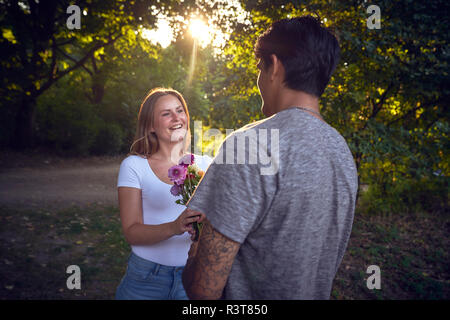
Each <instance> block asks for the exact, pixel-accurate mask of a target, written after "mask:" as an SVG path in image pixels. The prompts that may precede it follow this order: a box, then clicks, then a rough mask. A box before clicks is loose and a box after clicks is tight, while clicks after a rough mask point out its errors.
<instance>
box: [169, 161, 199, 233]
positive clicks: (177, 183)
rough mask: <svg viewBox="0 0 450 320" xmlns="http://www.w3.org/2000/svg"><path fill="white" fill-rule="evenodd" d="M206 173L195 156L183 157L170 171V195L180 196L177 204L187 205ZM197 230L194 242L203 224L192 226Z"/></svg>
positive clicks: (195, 223)
mask: <svg viewBox="0 0 450 320" xmlns="http://www.w3.org/2000/svg"><path fill="white" fill-rule="evenodd" d="M203 174H204V172H203V171H202V170H200V168H199V167H198V166H197V165H196V164H195V157H194V155H193V154H187V155H185V156H183V157H182V158H181V159H180V161H179V163H178V164H177V165H176V166H173V167H171V168H170V169H169V179H170V181H172V182H173V186H172V188H170V193H171V194H172V195H174V196H177V197H178V196H180V195H181V199H177V200H176V201H175V202H176V203H178V204H181V205H186V204H187V203H188V201H189V199H190V198H191V196H192V194H193V193H194V191H195V188H196V187H197V185H198V183H199V182H200V179H201V178H202V177H203ZM192 226H193V228H194V230H195V238H194V241H197V240H198V237H199V234H200V231H201V227H202V223H201V222H198V223H197V222H194V223H193V224H192Z"/></svg>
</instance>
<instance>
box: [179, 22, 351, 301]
mask: <svg viewBox="0 0 450 320" xmlns="http://www.w3.org/2000/svg"><path fill="white" fill-rule="evenodd" d="M255 53H256V57H257V58H258V59H259V63H258V68H259V70H260V73H259V76H258V88H259V91H260V94H261V97H262V101H263V105H262V112H263V113H264V115H266V116H267V117H268V118H267V119H264V120H262V121H259V122H257V123H255V124H252V125H250V126H247V127H245V128H243V129H241V130H238V131H236V132H234V133H233V134H232V135H230V136H229V137H227V139H226V140H225V142H224V143H223V145H222V146H221V148H220V150H219V152H218V155H217V156H216V158H215V159H214V162H213V163H212V164H211V165H210V167H209V168H208V170H207V172H206V174H205V176H204V177H203V179H202V181H201V182H200V184H199V186H198V187H197V190H196V192H195V194H194V196H193V197H192V199H191V201H190V202H189V204H188V209H187V210H194V211H198V212H200V213H202V214H204V215H206V219H205V220H204V226H203V230H202V234H201V236H200V239H199V241H198V242H197V243H194V244H193V245H192V247H191V250H190V252H189V258H188V261H187V263H186V267H185V269H184V272H183V284H184V286H185V289H186V292H187V294H188V296H189V297H190V298H191V299H219V298H224V299H329V297H330V293H331V287H332V282H333V279H334V277H335V275H336V272H337V270H338V267H339V264H340V263H341V260H342V257H343V255H344V251H345V249H346V247H347V242H348V239H349V236H350V232H351V227H352V223H353V216H354V209H355V202H356V191H357V185H358V182H357V172H356V167H355V163H354V159H353V157H352V154H351V152H350V150H349V148H348V146H347V143H346V142H345V140H344V138H343V137H342V136H341V135H340V134H339V133H338V132H337V131H336V130H335V129H333V128H332V127H331V126H329V125H328V124H327V123H325V121H324V120H323V119H322V117H321V115H320V112H319V97H320V96H321V95H322V93H323V91H324V90H325V87H326V85H327V84H328V82H329V80H330V77H331V74H332V72H333V71H334V69H335V66H336V64H337V62H338V59H339V45H338V42H337V40H336V38H335V37H334V36H333V35H332V34H331V33H330V32H329V31H328V30H327V29H326V28H324V27H322V26H321V24H320V22H319V21H318V20H317V19H315V18H313V17H310V16H305V17H300V18H293V19H284V20H281V21H278V22H275V23H274V24H273V25H272V26H271V27H270V28H269V29H268V30H267V31H266V32H265V33H264V34H263V35H262V36H260V38H259V39H258V42H257V44H256V49H255ZM263 130H264V132H265V134H266V136H267V135H269V132H276V133H277V134H274V135H271V137H272V139H271V140H270V142H266V140H265V139H262V137H264V135H261V134H259V133H261V132H263ZM251 132H256V134H250V133H251ZM242 137H244V138H245V139H247V142H248V143H245V144H242V143H238V142H239V140H240V141H242V139H240V138H242ZM255 142H256V143H258V156H259V162H256V163H255V161H253V162H252V161H250V160H249V159H251V157H252V156H254V153H255V150H254V148H252V147H251V146H254V145H255ZM243 148H244V149H245V150H244V151H245V152H246V158H245V159H246V160H245V163H243V162H242V159H241V161H240V162H239V153H240V152H241V154H242V151H243V150H242V149H243ZM261 150H263V151H265V152H266V155H265V157H266V158H267V157H268V156H269V155H270V156H272V158H273V157H274V156H275V164H276V165H275V166H272V167H274V168H275V170H272V172H271V173H270V172H269V174H267V172H266V173H265V174H264V173H263V171H262V169H264V168H263V165H262V163H261V162H262V160H263V159H264V153H261ZM277 157H278V159H276V158H277ZM230 160H232V161H231V162H233V163H231V162H230ZM242 163H243V164H242Z"/></svg>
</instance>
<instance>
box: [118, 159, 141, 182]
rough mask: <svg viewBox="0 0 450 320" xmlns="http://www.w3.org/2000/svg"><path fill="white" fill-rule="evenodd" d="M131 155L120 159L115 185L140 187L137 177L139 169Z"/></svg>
mask: <svg viewBox="0 0 450 320" xmlns="http://www.w3.org/2000/svg"><path fill="white" fill-rule="evenodd" d="M134 160H135V159H133V157H128V158H126V159H124V160H123V161H122V163H121V164H120V169H119V177H118V179H117V187H132V188H138V189H142V187H141V181H140V179H139V170H138V167H137V164H136V161H134Z"/></svg>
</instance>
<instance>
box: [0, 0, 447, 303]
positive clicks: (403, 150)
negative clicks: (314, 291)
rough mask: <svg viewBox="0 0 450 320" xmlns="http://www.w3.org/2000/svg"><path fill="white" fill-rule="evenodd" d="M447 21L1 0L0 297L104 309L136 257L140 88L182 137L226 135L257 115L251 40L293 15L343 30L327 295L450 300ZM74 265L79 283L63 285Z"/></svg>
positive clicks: (424, 9) (335, 4) (195, 5)
mask: <svg viewBox="0 0 450 320" xmlns="http://www.w3.org/2000/svg"><path fill="white" fill-rule="evenodd" d="M73 4H76V5H77V6H78V7H79V8H80V9H81V11H80V12H81V19H80V29H72V30H70V29H69V28H68V23H67V22H68V21H67V20H68V18H69V17H70V16H71V14H72V13H73V12H70V13H67V11H66V10H67V8H68V7H69V6H70V5H73ZM371 5H376V8H375V9H374V7H371V8H370V6H371ZM377 8H379V14H380V18H381V19H380V21H379V22H380V25H379V26H377V25H376V22H377V20H376V19H375V18H376V16H374V14H375V15H376V14H377ZM445 12H450V3H449V2H448V1H446V0H442V1H440V0H430V1H408V0H401V1H387V0H386V1H383V0H378V1H363V0H361V1H354V0H353V1H348V0H345V1H344V0H336V1H326V0H311V1H293V2H291V1H282V0H277V1H266V0H251V1H238V0H235V1H202V0H198V1H192V0H185V1H182V0H169V1H163V0H156V1H144V0H132V1H110V0H101V1H100V0H98V1H95V0H91V1H88V0H84V1H45V0H40V1H32V0H30V1H10V0H4V1H0V27H1V33H0V54H1V61H0V81H1V86H0V110H1V112H0V114H1V116H0V148H1V151H0V152H1V155H0V166H1V168H0V238H1V243H0V252H1V254H0V299H111V298H113V296H114V291H115V288H116V286H117V285H118V283H119V281H120V278H121V277H122V275H123V273H124V271H125V267H126V259H127V257H128V254H129V252H130V249H129V246H128V245H127V243H126V242H125V241H124V238H123V236H122V234H121V227H120V220H119V212H118V206H117V201H116V190H115V182H116V177H117V171H118V166H119V164H120V161H121V160H122V159H123V158H124V157H125V156H126V154H127V152H128V150H129V147H130V144H131V142H132V139H133V136H134V133H135V125H136V120H137V113H138V110H139V106H140V103H141V102H142V99H143V98H144V97H145V95H146V93H147V92H148V91H149V90H150V89H151V88H153V87H160V86H162V87H171V88H174V89H176V90H179V91H180V92H181V93H182V94H183V95H184V97H185V98H186V100H187V103H188V107H189V112H190V115H191V127H192V128H193V127H194V125H193V124H194V121H201V123H202V130H200V131H202V132H206V131H207V130H210V129H217V130H218V131H219V132H221V133H223V137H224V136H225V130H226V129H237V128H239V127H241V126H243V125H245V124H247V123H249V122H253V121H256V120H260V119H263V115H262V113H261V112H260V105H261V100H260V97H259V94H258V89H257V86H256V78H257V68H256V60H255V58H254V54H253V45H254V43H255V41H256V39H257V37H258V35H259V34H261V33H262V32H263V31H264V30H265V29H267V27H268V26H270V24H271V23H272V22H273V21H276V20H279V19H282V18H286V17H295V16H299V15H304V14H314V15H316V16H319V17H320V19H321V20H322V22H323V24H324V25H326V26H331V27H333V28H334V30H335V32H336V34H337V35H338V37H339V41H340V44H341V60H340V63H339V65H338V67H337V69H336V71H335V73H334V75H333V77H332V79H331V82H330V84H329V86H328V87H327V89H326V91H325V93H324V95H323V96H322V97H321V101H320V106H321V113H322V115H323V117H324V119H325V120H326V121H327V122H328V123H329V124H330V125H332V126H333V127H335V128H336V129H337V130H338V131H339V132H340V133H341V134H342V135H343V136H344V137H345V139H346V140H347V142H348V144H349V147H350V149H351V151H352V153H353V156H354V158H355V162H356V165H357V168H358V174H359V186H360V188H359V198H358V202H357V210H356V214H355V221H354V226H353V231H352V234H351V237H350V242H349V246H348V249H347V252H346V254H345V257H344V260H343V262H342V264H341V266H340V269H339V271H338V274H337V276H336V279H335V282H334V286H333V290H332V294H331V299H449V297H450V294H449V284H450V276H449V274H450V272H449V266H450V263H449V262H450V261H449V253H448V248H449V247H450V246H449V232H450V223H449V214H448V213H449V210H448V209H449V203H448V192H449V184H448V181H449V180H448V176H449V153H448V150H449V139H448V134H449V123H448V108H446V106H447V105H448V102H449V101H450V99H449V83H450V82H449V77H448V72H449V67H448V66H449V55H450V49H449V44H448V42H449V41H448V40H449V33H448V29H449V18H448V15H447V14H445ZM71 22H72V23H73V21H71ZM69 25H70V23H69ZM374 26H375V27H374ZM193 133H194V132H193ZM223 137H222V138H223ZM218 140H220V139H218ZM193 143H194V141H193ZM219 143H220V141H215V140H213V139H211V140H208V139H207V137H203V145H202V146H201V147H202V148H203V151H205V152H209V153H214V150H216V149H217V146H218V144H219ZM33 188H34V189H33ZM52 188H53V189H52ZM33 192H35V193H33ZM73 264H76V265H79V266H80V268H81V272H82V273H81V276H82V277H81V284H82V288H81V289H80V290H69V289H68V288H67V287H66V279H67V277H68V276H69V274H66V268H67V267H68V266H69V265H73ZM370 265H378V266H379V267H380V269H381V289H380V290H369V289H368V288H367V286H366V280H367V278H368V277H369V274H367V273H366V270H367V267H368V266H370Z"/></svg>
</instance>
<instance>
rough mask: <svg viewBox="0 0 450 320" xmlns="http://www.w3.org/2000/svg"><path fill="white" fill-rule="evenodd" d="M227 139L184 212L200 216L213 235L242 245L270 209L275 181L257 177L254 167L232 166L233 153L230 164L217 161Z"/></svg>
mask: <svg viewBox="0 0 450 320" xmlns="http://www.w3.org/2000/svg"><path fill="white" fill-rule="evenodd" d="M230 137H233V135H232V136H230ZM230 137H229V138H230ZM229 138H227V140H225V142H224V143H223V144H222V146H221V148H220V149H219V152H218V154H217V156H216V157H215V159H214V161H213V162H212V163H211V165H210V166H209V168H208V170H206V172H205V175H204V177H203V179H202V180H201V181H200V183H199V185H198V186H197V189H196V190H195V192H194V195H193V196H192V198H191V200H190V201H189V203H188V208H190V209H192V210H196V211H200V212H202V213H204V214H205V215H206V217H207V219H208V220H209V221H210V222H211V224H212V226H213V227H214V228H215V229H216V230H217V231H219V232H220V233H222V234H223V235H225V236H227V237H228V238H230V239H231V240H234V241H236V242H239V243H243V242H244V240H245V239H246V237H247V235H248V234H249V233H250V232H251V231H252V229H253V228H254V227H255V226H257V225H258V223H259V221H261V219H262V218H263V217H264V216H265V214H266V212H267V210H268V209H269V207H270V204H271V202H272V199H273V194H274V191H275V190H274V188H275V184H274V180H273V179H275V177H274V176H264V175H261V174H260V168H259V166H258V165H257V164H236V163H237V162H236V152H234V162H233V163H234V164H227V163H229V162H228V161H223V162H224V163H223V164H222V161H217V159H219V158H220V159H226V155H225V152H224V151H225V150H226V149H227V148H226V144H227V141H228V139H229Z"/></svg>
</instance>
